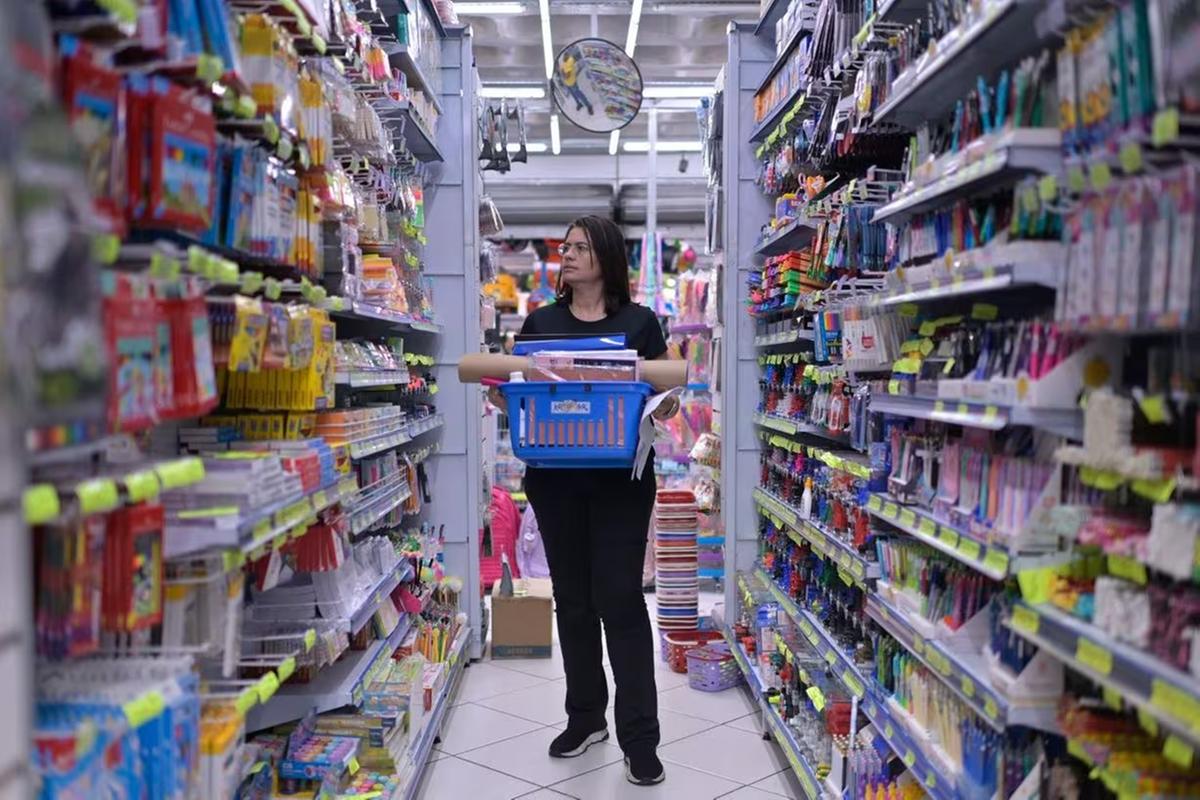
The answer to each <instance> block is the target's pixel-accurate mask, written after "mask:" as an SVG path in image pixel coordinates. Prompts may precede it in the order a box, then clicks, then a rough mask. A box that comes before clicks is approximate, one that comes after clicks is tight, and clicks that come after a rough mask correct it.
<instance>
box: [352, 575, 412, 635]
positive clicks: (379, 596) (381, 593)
mask: <svg viewBox="0 0 1200 800" xmlns="http://www.w3.org/2000/svg"><path fill="white" fill-rule="evenodd" d="M413 577H414V575H413V567H412V564H411V563H410V562H409V560H408V559H406V558H402V559H400V561H399V562H398V563H397V564H396V566H395V567H393V568H392V570H391V571H390V572H389V573H388V574H387V575H384V576H383V577H382V578H380V579H379V583H377V584H375V587H374V588H373V589H371V591H369V592H367V593H366V594H365V595H364V598H365V599H364V600H363V602H362V604H361V605H360V606H359V607H358V608H356V609H355V610H354V611H352V612H350V630H351V632H354V633H357V632H358V631H361V630H362V629H363V626H365V625H366V624H367V623H368V622H370V621H371V617H373V616H374V615H375V612H376V611H378V610H379V608H380V606H382V605H383V602H384V601H385V600H389V599H390V598H391V594H392V592H393V591H394V590H395V588H396V587H397V586H399V585H400V584H402V583H407V582H408V581H411V580H412V579H413Z"/></svg>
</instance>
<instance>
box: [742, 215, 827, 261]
mask: <svg viewBox="0 0 1200 800" xmlns="http://www.w3.org/2000/svg"><path fill="white" fill-rule="evenodd" d="M816 233H817V226H816V223H815V222H813V221H812V220H809V219H804V218H801V219H796V220H793V221H792V222H789V223H788V224H787V225H784V226H783V227H782V228H780V229H779V230H778V231H776V232H775V233H773V234H771V235H770V236H768V237H766V238H765V239H762V240H760V241H759V243H758V244H757V245H756V246H755V248H754V253H755V255H760V256H777V255H779V254H780V253H786V252H788V251H790V250H799V249H801V248H802V247H804V246H805V245H806V244H808V243H809V242H811V241H812V238H813V236H815V235H816Z"/></svg>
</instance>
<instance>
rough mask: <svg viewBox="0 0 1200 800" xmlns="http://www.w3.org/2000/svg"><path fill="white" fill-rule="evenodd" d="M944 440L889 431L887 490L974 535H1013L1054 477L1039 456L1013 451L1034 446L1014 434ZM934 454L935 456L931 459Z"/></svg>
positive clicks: (974, 434) (1023, 436)
mask: <svg viewBox="0 0 1200 800" xmlns="http://www.w3.org/2000/svg"><path fill="white" fill-rule="evenodd" d="M966 435H967V436H970V437H971V438H970V439H969V440H968V439H966V438H964V439H949V438H945V437H944V436H941V435H937V434H933V433H930V434H928V435H926V434H920V433H914V432H910V431H905V430H902V429H901V428H899V427H895V428H893V429H892V430H891V432H890V444H891V447H890V449H891V456H892V458H891V461H892V465H893V469H892V474H891V477H890V478H889V488H890V490H891V491H892V493H893V494H895V495H896V496H898V497H901V498H902V499H905V500H911V501H914V502H919V503H922V504H925V505H927V506H929V507H930V508H931V510H932V511H933V513H934V515H935V516H936V517H937V518H938V519H940V520H944V521H947V522H949V523H951V524H954V525H957V526H959V527H962V528H965V529H970V530H972V532H973V533H976V534H979V535H991V534H998V535H1000V536H1004V537H1013V536H1017V535H1019V534H1020V533H1021V532H1022V530H1023V528H1024V525H1025V522H1026V520H1027V519H1028V517H1029V513H1030V511H1031V510H1032V509H1033V508H1034V506H1035V505H1036V503H1037V501H1038V498H1039V497H1040V496H1041V494H1042V492H1043V491H1044V490H1045V488H1046V486H1047V485H1048V483H1049V481H1050V479H1051V478H1052V477H1053V475H1054V474H1055V467H1054V465H1053V464H1050V463H1049V462H1047V461H1043V460H1041V459H1040V458H1033V457H1027V456H1021V455H1014V454H1015V453H1025V452H1030V451H1031V450H1034V449H1035V448H1036V446H1037V442H1036V440H1034V439H1030V438H1029V437H1028V435H1027V434H1022V433H1020V432H1017V431H1013V432H1011V434H1008V435H1001V434H993V435H992V436H991V437H986V436H985V435H983V434H982V432H980V431H971V432H968V433H967V434H966ZM932 454H937V456H938V457H936V458H935V457H933V455H932Z"/></svg>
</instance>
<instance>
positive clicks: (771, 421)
mask: <svg viewBox="0 0 1200 800" xmlns="http://www.w3.org/2000/svg"><path fill="white" fill-rule="evenodd" d="M754 424H755V425H758V426H759V427H762V428H767V429H768V430H773V431H778V432H780V433H782V434H784V435H786V436H802V435H803V436H816V437H818V438H820V439H824V440H825V441H827V442H832V443H834V444H840V445H842V446H844V447H849V446H850V434H848V433H835V432H833V431H831V430H829V429H828V428H822V427H821V426H819V425H811V424H809V423H807V422H796V421H795V420H790V419H788V418H787V417H781V416H779V415H778V414H755V415H754Z"/></svg>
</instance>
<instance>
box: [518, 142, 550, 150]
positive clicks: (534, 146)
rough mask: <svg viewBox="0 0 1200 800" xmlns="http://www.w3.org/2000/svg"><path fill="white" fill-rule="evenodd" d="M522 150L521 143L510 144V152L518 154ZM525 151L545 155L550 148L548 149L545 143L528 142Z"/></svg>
mask: <svg viewBox="0 0 1200 800" xmlns="http://www.w3.org/2000/svg"><path fill="white" fill-rule="evenodd" d="M520 149H521V144H520V143H519V142H509V143H508V152H510V153H516V152H519V151H520ZM525 149H526V150H527V151H528V152H530V153H544V152H546V151H547V150H548V149H550V148H548V147H546V143H545V142H528V143H527V144H526V145H525Z"/></svg>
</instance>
